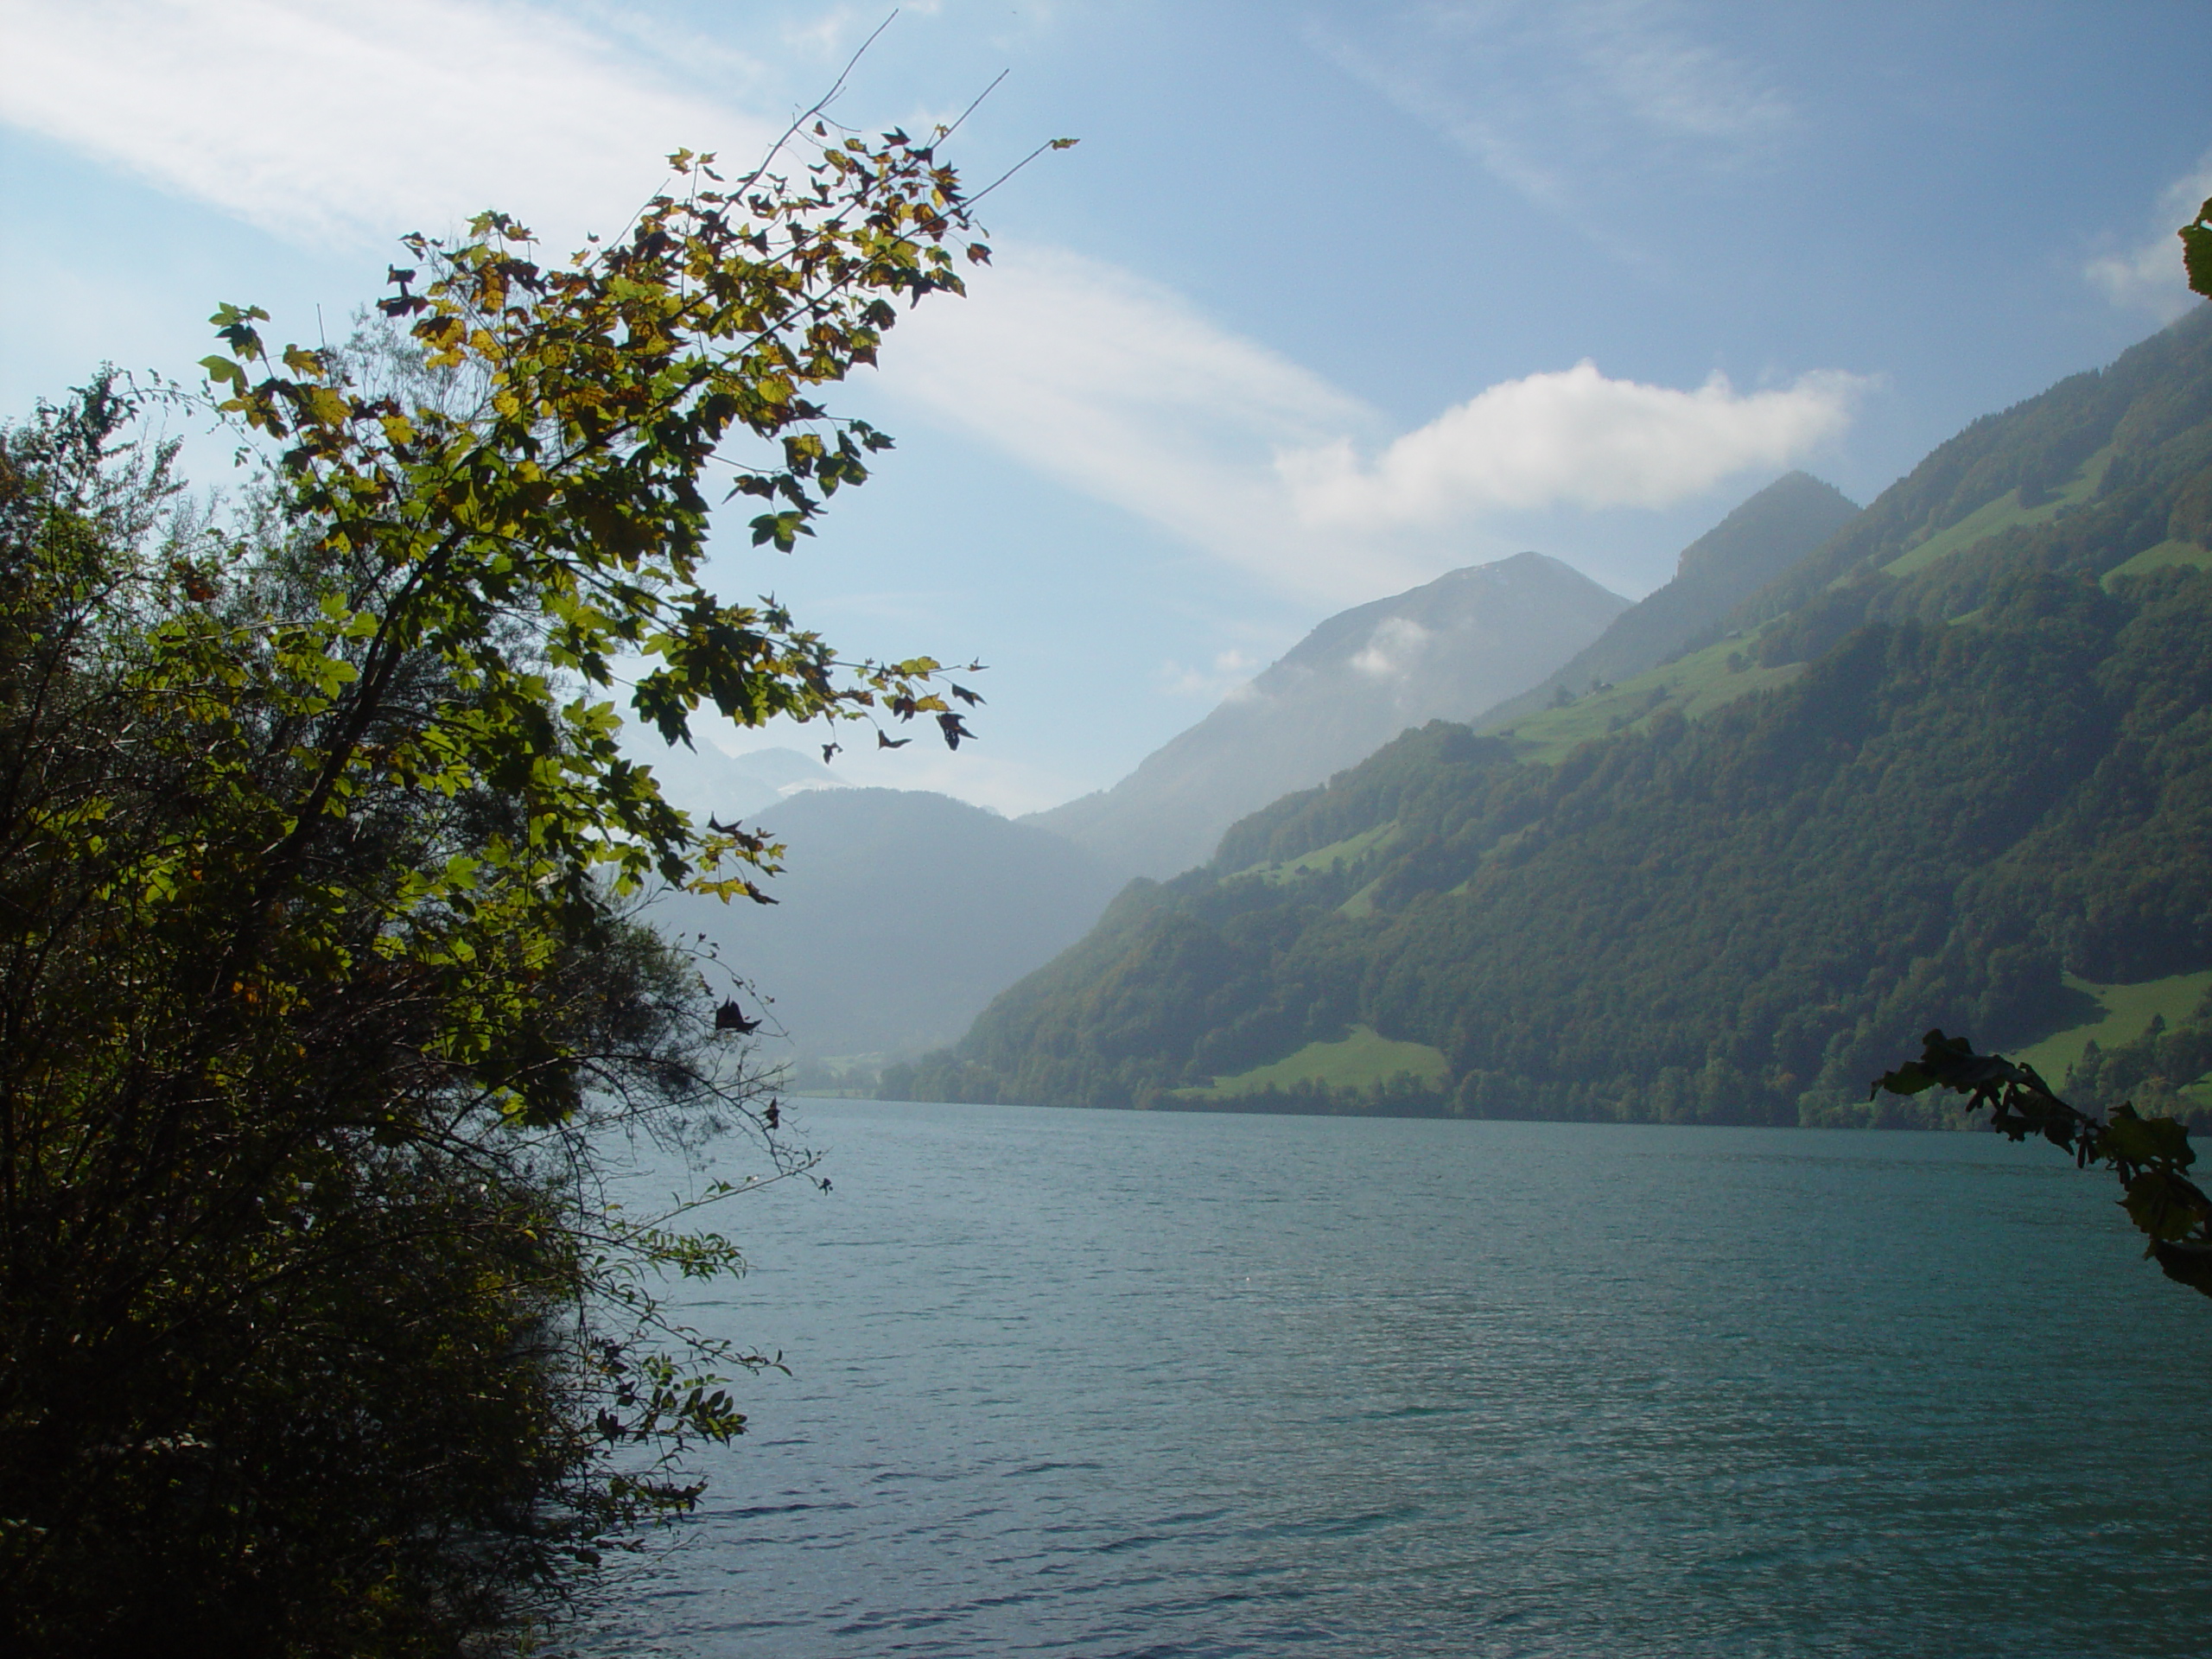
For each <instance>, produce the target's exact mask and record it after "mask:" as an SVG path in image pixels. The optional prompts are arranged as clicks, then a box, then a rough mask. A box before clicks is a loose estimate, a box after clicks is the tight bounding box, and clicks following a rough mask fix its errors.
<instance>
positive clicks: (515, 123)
mask: <svg viewBox="0 0 2212 1659" xmlns="http://www.w3.org/2000/svg"><path fill="white" fill-rule="evenodd" d="M0 34H4V35H5V38H6V40H7V50H6V52H5V53H4V54H0V120H5V121H6V122H8V123H9V124H12V125H15V126H16V127H19V128H22V129H26V130H29V131H32V132H35V133H38V134H40V135H41V136H43V137H48V138H51V139H54V140H55V141H58V142H59V143H63V144H66V145H67V146H69V147H70V148H72V149H76V150H79V151H80V152H82V153H84V154H86V155H89V156H94V157H97V158H98V159H99V160H101V161H104V162H110V163H111V164H113V165H115V166H117V167H118V168H124V169H126V170H128V171H130V172H132V173H135V174H137V175H139V176H141V177H143V178H144V179H146V180H147V181H149V182H150V183H152V184H154V185H155V186H156V188H161V189H163V190H167V191H170V192H173V193H175V194H180V195H183V196H187V197H190V198H193V199H195V200H200V201H203V202H206V203H207V204H209V205H211V206H213V207H217V208H219V209H220V210H222V211H223V212H225V213H229V214H232V215H233V216H235V217H237V218H238V219H244V220H245V221H247V222H248V223H250V224H253V225H256V226H259V227H260V228H262V229H263V230H265V231H268V232H271V233H272V234H274V235H277V236H279V237H282V238H285V239H287V240H290V241H293V242H296V243H301V244H304V245H315V244H317V243H327V242H333V241H336V242H340V243H348V244H368V243H373V242H375V241H379V240H382V239H384V238H387V237H390V236H391V235H394V234H396V233H398V232H404V231H408V230H413V229H425V230H431V231H436V230H442V229H443V228H445V227H446V226H448V225H450V224H451V223H453V222H454V221H455V220H457V219H461V218H464V217H466V216H467V214H469V213H474V212H475V211H477V210H478V209H480V208H482V207H490V206H497V207H504V208H506V209H508V210H509V211H512V212H515V213H518V214H519V215H521V216H523V217H524V219H526V220H531V221H532V222H534V223H537V224H538V227H539V228H541V229H543V230H544V231H546V232H548V233H550V234H556V235H560V236H564V237H565V236H571V235H575V234H580V233H581V232H582V230H583V229H585V228H598V229H613V228H615V227H618V226H620V224H621V222H622V220H623V219H625V218H626V216H627V214H628V213H629V212H630V210H631V209H632V208H633V207H635V206H636V204H637V203H638V202H639V200H641V199H642V198H643V197H644V196H645V194H648V193H649V192H650V190H651V188H652V186H653V185H654V184H655V182H656V181H657V179H658V174H657V173H656V171H655V168H656V164H657V162H658V157H659V156H663V155H664V154H665V153H666V152H668V151H669V150H671V149H675V148H677V146H678V145H689V146H690V147H692V148H694V149H707V148H715V147H722V148H727V149H730V150H732V151H734V152H736V153H739V154H743V155H746V156H747V158H748V159H749V158H750V156H751V155H752V154H753V152H755V151H757V150H758V149H760V147H761V146H762V145H763V144H765V143H766V142H768V140H769V138H770V137H772V134H771V130H770V128H769V127H768V125H767V124H766V123H764V122H762V121H760V119H758V118H753V117H751V116H748V115H747V114H745V113H743V112H741V111H735V110H733V109H730V108H728V107H725V106H722V105H718V104H715V103H711V102H709V101H707V100H705V99H700V98H698V97H696V96H694V95H692V94H690V93H688V92H683V90H681V89H680V88H677V87H676V86H672V85H671V84H670V83H669V82H667V81H666V80H664V79H661V78H660V77H658V75H657V74H656V73H654V72H653V71H652V68H651V67H649V66H648V65H646V64H645V62H643V61H642V60H640V59H639V57H638V56H637V55H636V54H632V53H631V52H629V51H626V50H624V49H621V48H618V47H616V46H615V45H614V44H613V43H612V42H611V41H610V40H609V39H608V38H607V36H605V35H601V34H599V33H596V32H594V31H591V30H588V29H584V28H582V27H580V26H578V25H576V24H575V23H572V22H566V21H564V20H563V18H561V17H560V16H556V15H555V14H552V13H550V12H548V11H546V10H543V9H530V8H524V7H519V6H515V5H507V4H497V3H488V0H74V3H72V4H68V5H53V4H41V3H38V0H0ZM541 221H542V222H541Z"/></svg>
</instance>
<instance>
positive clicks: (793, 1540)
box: [598, 1102, 2212, 1659]
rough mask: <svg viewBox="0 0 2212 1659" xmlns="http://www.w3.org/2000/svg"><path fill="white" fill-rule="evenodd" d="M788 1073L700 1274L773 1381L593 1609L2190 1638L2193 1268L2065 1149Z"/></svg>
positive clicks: (1353, 1631)
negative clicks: (751, 1190)
mask: <svg viewBox="0 0 2212 1659" xmlns="http://www.w3.org/2000/svg"><path fill="white" fill-rule="evenodd" d="M802 1116H803V1120H804V1121H803V1128H804V1134H805V1137H806V1138H807V1139H808V1140H809V1141H811V1142H812V1143H813V1144H815V1145H817V1146H819V1147H826V1148H828V1149H829V1151H830V1154H831V1156H830V1158H829V1161H828V1163H827V1164H826V1165H825V1166H824V1168H825V1170H826V1171H827V1173H829V1174H830V1176H831V1178H832V1179H833V1181H834V1184H835V1190H834V1191H833V1192H831V1193H829V1194H828V1195H819V1194H817V1193H815V1192H812V1191H811V1190H809V1189H805V1188H802V1187H798V1186H797V1185H791V1186H788V1187H784V1188H779V1189H774V1190H772V1192H769V1193H766V1194H761V1195H758V1196H756V1197H755V1198H749V1199H747V1200H746V1201H745V1202H744V1203H743V1204H742V1205H740V1206H739V1207H738V1208H737V1209H736V1210H735V1211H734V1212H733V1213H732V1214H731V1216H730V1230H731V1231H733V1233H734V1235H735V1236H739V1237H740V1238H741V1240H742V1242H744V1243H745V1244H746V1245H747V1249H748V1253H749V1254H750V1255H751V1257H752V1259H753V1264H754V1267H753V1273H752V1274H751V1275H750V1276H749V1277H748V1278H747V1279H746V1280H744V1281H741V1282H740V1283H739V1284H737V1285H736V1286H734V1287H717V1288H716V1291H715V1295H714V1297H713V1299H712V1300H709V1302H707V1303H706V1304H704V1305H703V1306H700V1307H698V1308H697V1309H696V1318H697V1320H698V1322H699V1323H700V1324H701V1325H703V1326H705V1327H706V1328H708V1329H709V1330H712V1331H716V1332H724V1333H727V1334H730V1335H733V1336H735V1337H738V1338H741V1340H743V1341H745V1342H747V1343H749V1344H754V1345H757V1346H760V1347H762V1348H766V1349H767V1350H770V1351H773V1350H777V1349H781V1350H782V1351H784V1352H785V1355H786V1357H788V1359H789V1360H790V1362H791V1365H792V1368H793V1370H794V1371H795V1373H796V1376H795V1377H794V1378H793V1379H791V1380H789V1381H785V1380H784V1379H781V1378H771V1379H766V1380H764V1381H762V1382H760V1383H751V1384H747V1385H746V1386H745V1389H744V1391H743V1400H744V1404H745V1407H746V1408H747V1410H748V1411H750V1412H751V1413H752V1414H753V1431H754V1432H753V1433H750V1434H748V1435H747V1437H746V1438H745V1439H744V1440H742V1441H741V1442H740V1444H739V1447H738V1448H737V1450H736V1451H735V1452H733V1453H731V1454H730V1455H728V1457H727V1458H726V1459H717V1460H716V1461H715V1463H714V1464H713V1465H710V1471H711V1473H712V1475H713V1477H714V1481H715V1484H714V1487H713V1489H712V1491H710V1493H709V1498H708V1501H707V1503H706V1505H705V1508H704V1510H703V1512H702V1515H701V1516H699V1517H698V1519H697V1520H696V1523H695V1524H693V1525H692V1526H691V1527H690V1529H689V1536H688V1538H687V1541H686V1543H685V1545H684V1547H683V1548H680V1549H679V1550H678V1551H677V1552H676V1553H675V1554H673V1555H671V1557H669V1558H668V1559H667V1560H664V1561H663V1562H661V1563H659V1564H658V1565H656V1566H654V1567H652V1568H650V1569H648V1570H646V1571H645V1572H644V1573H641V1574H640V1576H639V1577H638V1578H637V1579H635V1580H631V1581H630V1582H629V1583H628V1584H627V1585H626V1586H625V1588H624V1590H623V1592H622V1596H621V1604H620V1608H619V1610H618V1611H617V1613H616V1615H615V1616H614V1617H613V1618H612V1619H611V1620H610V1625H609V1628H608V1630H607V1632H606V1637H605V1639H604V1640H603V1641H602V1642H601V1643H600V1644H599V1648H598V1650H600V1651H604V1652H607V1653H610V1654H611V1653H615V1652H625V1653H628V1652H637V1651H650V1650H654V1649H661V1648H665V1649H669V1650H672V1651H682V1652H690V1653H697V1654H704V1655H713V1656H720V1655H728V1656H753V1655H763V1656H765V1655H769V1654H774V1655H778V1656H782V1659H807V1656H817V1655H818V1656H832V1655H835V1656H874V1655H886V1656H887V1655H925V1656H939V1655H941V1656H948V1659H950V1656H982V1655H990V1656H996V1655H1017V1654H1053V1655H1070V1656H1096V1659H1106V1656H1128V1659H1135V1656H1150V1659H1169V1656H1208V1659H1211V1656H1229V1655H1241V1654H1274V1653H1295V1654H1300V1655H1313V1656H1346V1659H1351V1656H1382V1659H1389V1656H1399V1655H1439V1656H1443V1655H1479V1656H1492V1655H1495V1656H1508V1655H1516V1656H1517V1655H1528V1656H1552V1655H1560V1656H1569V1655H1620V1654H1628V1655H1638V1654H1682V1655H1705V1654H1719V1655H1734V1654H1742V1655H1887V1654H1896V1655H1943V1656H1971V1655H1984V1654H1986V1655H1991V1656H1997V1655H2005V1656H2021V1655H2052V1656H2058V1655H2067V1656H2074V1655H2081V1656H2092V1655H2107V1654H2111V1655H2119V1654H2126V1655H2131V1656H2146V1655H2184V1654H2191V1655H2193V1654H2201V1653H2202V1652H2204V1651H2206V1650H2207V1649H2208V1646H2212V1552H2209V1551H2208V1548H2207V1547H2206V1544H2205V1542H2204V1538H2205V1528H2204V1525H2203V1519H2202V1517H2203V1516H2204V1515H2205V1513H2206V1510H2207V1507H2208V1502H2209V1501H2212V1411H2208V1409H2207V1408H2208V1405H2212V1366H2208V1364H2207V1363H2206V1362H2207V1360H2208V1359H2209V1358H2212V1306H2207V1305H2206V1304H2205V1302H2204V1301H2203V1300H2202V1298H2199V1297H2196V1296H2195V1295H2192V1294H2190V1293H2188V1292H2187V1291H2184V1290H2183V1289H2182V1288H2181V1287H2177V1286H2174V1285H2172V1284H2170V1283H2169V1282H2167V1281H2164V1279H2163V1278H2162V1277H2161V1276H2160V1275H2159V1274H2158V1273H2157V1272H2156V1270H2155V1269H2154V1268H2152V1267H2151V1266H2150V1265H2149V1264H2148V1263H2146V1262H2143V1261H2142V1260H2141V1259H2140V1257H2139V1246H2138V1244H2137V1243H2136V1242H2135V1235H2134V1234H2133V1230H2131V1229H2129V1228H2128V1227H2127V1226H2126V1223H2125V1221H2124V1219H2123V1218H2122V1217H2120V1215H2119V1214H2118V1212H2117V1211H2114V1210H2113V1207H2112V1200H2113V1196H2114V1193H2115V1188H2114V1185H2113V1182H2112V1180H2111V1179H2110V1178H2109V1177H2108V1176H2102V1175H2098V1174H2084V1173H2078V1172H2076V1171H2075V1170H2074V1169H2073V1168H2072V1167H2071V1166H2070V1165H2069V1163H2068V1162H2067V1161H2066V1160H2064V1159H2063V1158H2062V1157H2061V1156H2060V1155H2059V1154H2056V1152H2054V1151H2052V1150H2051V1149H2050V1148H2049V1147H2042V1146H2030V1147H2013V1146H2011V1145H2009V1144H2007V1143H2005V1142H2004V1141H2000V1140H1999V1139H1997V1138H1996V1137H1993V1136H1987V1135H1904V1134H1890V1135H1883V1134H1874V1133H1844V1132H1836V1131H1803V1130H1750V1129H1685V1128H1621V1127H1604V1126H1586V1125H1570V1124H1535V1123H1527V1124H1523V1123H1480V1122H1436V1121H1408V1120H1383V1121H1364V1120H1356V1119H1344V1118H1298V1117H1268V1116H1166V1115H1147V1114H1134V1113H1098V1112H1078V1111H1043V1110H1030V1109H1019V1108H994V1107H973V1106H908V1105H898V1104H874V1103H836V1102H821V1103H805V1104H804V1108H803V1113H802ZM662 1185H666V1183H665V1182H663V1183H662Z"/></svg>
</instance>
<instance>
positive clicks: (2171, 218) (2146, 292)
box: [2084, 155, 2212, 322]
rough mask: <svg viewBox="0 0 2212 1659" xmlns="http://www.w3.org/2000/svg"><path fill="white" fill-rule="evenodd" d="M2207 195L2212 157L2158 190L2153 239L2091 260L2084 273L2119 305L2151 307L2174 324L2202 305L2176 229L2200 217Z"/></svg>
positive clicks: (2153, 312) (2211, 190)
mask: <svg viewBox="0 0 2212 1659" xmlns="http://www.w3.org/2000/svg"><path fill="white" fill-rule="evenodd" d="M2207 197H2212V155H2208V156H2205V157H2204V158H2203V159H2202V161H2200V162H2197V164H2196V166H2195V167H2194V168H2191V169H2190V171H2189V172H2187V173H2185V174H2183V175H2182V176H2181V177H2180V178H2178V179H2176V180H2175V181H2173V182H2172V183H2171V184H2170V185H2168V186H2167V187H2166V188H2164V190H2163V191H2161V192H2159V194H2158V207H2157V210H2156V211H2155V212H2154V213H2152V216H2151V218H2152V226H2153V228H2152V232H2151V234H2150V235H2149V236H2148V237H2146V238H2145V239H2144V240H2143V241H2141V242H2139V243H2137V244H2136V245H2134V246H2133V247H2132V248H2129V249H2126V251H2122V252H2119V253H2107V254H2101V255H2100V256H2099V257H2096V258H2094V259H2092V260H2090V261H2089V263H2088V265H2087V267H2085V269H2084V274H2085V275H2086V276H2087V277H2088V279H2089V281H2090V282H2091V283H2094V284H2095V285H2096V286H2097V287H2098V288H2101V289H2103V290H2104V293H2105V297H2106V298H2107V299H2109V300H2110V301H2111V302H2113V304H2114V305H2117V306H2120V307H2123V308H2126V309H2127V310H2130V311H2147V312H2148V313H2150V314H2151V315H2152V316H2154V317H2156V318H2158V321H2160V322H2171V321H2173V320H2174V319H2175V318H2176V317H2177V316H2179V315H2182V313H2183V312H2184V311H2187V310H2189V309H2190V308H2192V307H2194V306H2196V305H2199V304H2201V303H2202V301H2201V300H2200V299H2199V297H2198V296H2196V295H2195V294H2193V293H2191V292H2190V287H2189V278H2188V277H2187V276H2186V275H2185V274H2184V273H2183V270H2182V264H2181V243H2180V240H2179V239H2178V238H2177V237H2176V236H2175V235H2174V232H2175V230H2176V229H2177V227H2179V226H2183V225H2185V224H2187V223H2188V222H2189V221H2190V220H2191V219H2195V218H2196V210H2197V208H2198V207H2200V206H2201V205H2202V203H2203V201H2204V200H2205V199H2206V198H2207Z"/></svg>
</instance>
